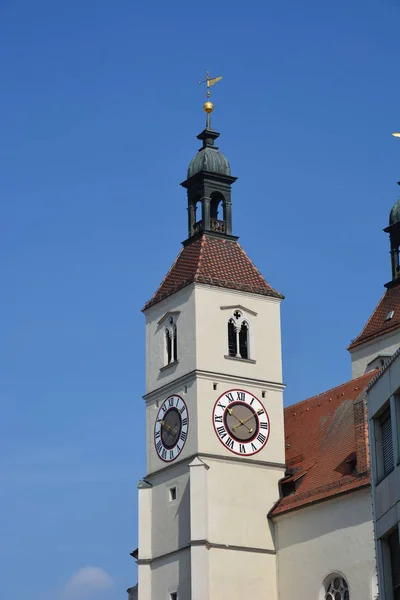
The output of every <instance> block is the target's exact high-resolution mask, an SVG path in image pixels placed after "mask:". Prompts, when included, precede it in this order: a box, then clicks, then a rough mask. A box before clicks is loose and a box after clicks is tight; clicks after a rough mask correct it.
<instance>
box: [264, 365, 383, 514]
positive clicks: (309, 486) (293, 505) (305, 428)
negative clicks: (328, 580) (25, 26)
mask: <svg viewBox="0 0 400 600" xmlns="http://www.w3.org/2000/svg"><path fill="white" fill-rule="evenodd" d="M376 373H377V371H376V370H374V371H371V372H369V373H367V374H366V375H363V376H362V377H358V378H356V379H352V380H351V381H348V382H347V383H344V384H342V385H339V386H338V387H335V388H333V389H331V390H328V391H327V392H324V393H322V394H319V395H318V396H314V397H312V398H309V399H308V400H304V401H303V402H299V403H298V404H293V405H292V406H289V407H287V408H285V410H284V421H285V448H286V465H287V467H288V468H290V469H292V472H293V475H292V476H291V477H289V478H288V479H287V480H285V481H288V482H289V481H291V480H292V481H293V480H297V487H296V490H295V491H294V492H293V493H292V494H290V495H288V496H285V497H283V498H281V499H280V500H279V501H278V503H277V504H276V505H275V507H274V508H273V509H272V511H271V515H272V516H276V515H279V514H282V513H284V512H288V511H290V510H294V509H297V508H300V507H303V506H305V505H307V504H310V503H313V502H317V501H320V500H325V499H327V498H331V497H332V496H335V495H337V494H342V493H344V492H348V491H351V490H356V489H359V488H362V487H365V486H368V485H369V484H370V478H369V472H368V471H366V468H363V469H361V470H362V471H363V472H361V473H359V474H358V473H357V468H356V470H355V471H354V472H351V469H350V464H351V462H352V460H354V459H355V458H356V450H357V441H356V434H355V431H356V428H355V419H354V401H356V400H357V399H359V398H360V397H361V398H363V395H364V396H365V388H366V387H367V385H368V383H369V382H370V381H371V380H372V379H373V377H375V375H376ZM364 421H365V428H364V427H363V429H362V433H361V435H362V438H363V439H362V442H363V443H362V444H361V445H362V446H363V448H364V453H365V452H367V443H368V439H367V426H366V419H364ZM358 449H359V451H360V454H361V453H362V448H361V447H360V444H358ZM362 458H363V457H361V456H360V457H357V464H358V465H360V464H361V461H362ZM358 459H360V461H359V460H358ZM364 460H365V458H364Z"/></svg>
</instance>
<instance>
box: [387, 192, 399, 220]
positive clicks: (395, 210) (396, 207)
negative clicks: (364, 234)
mask: <svg viewBox="0 0 400 600" xmlns="http://www.w3.org/2000/svg"><path fill="white" fill-rule="evenodd" d="M399 221H400V198H399V199H398V200H397V202H396V204H395V205H394V206H393V208H392V210H391V211H390V216H389V225H394V224H395V223H398V222H399Z"/></svg>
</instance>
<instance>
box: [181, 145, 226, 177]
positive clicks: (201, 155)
mask: <svg viewBox="0 0 400 600" xmlns="http://www.w3.org/2000/svg"><path fill="white" fill-rule="evenodd" d="M200 171H211V172H212V173H219V174H221V175H230V174H231V167H230V166H229V162H228V159H227V158H226V157H225V156H224V155H223V154H222V152H220V151H219V150H218V148H215V147H212V146H211V147H210V146H206V147H205V148H202V149H201V150H199V152H198V153H197V154H196V156H195V157H194V158H193V160H192V161H191V163H190V165H189V167H188V172H187V178H188V179H189V178H190V177H193V175H195V174H196V173H199V172H200Z"/></svg>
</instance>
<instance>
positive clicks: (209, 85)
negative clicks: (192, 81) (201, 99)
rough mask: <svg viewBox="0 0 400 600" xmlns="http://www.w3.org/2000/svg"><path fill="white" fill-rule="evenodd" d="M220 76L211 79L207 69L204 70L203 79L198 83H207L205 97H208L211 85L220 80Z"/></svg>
mask: <svg viewBox="0 0 400 600" xmlns="http://www.w3.org/2000/svg"><path fill="white" fill-rule="evenodd" d="M221 79H222V76H221V77H214V79H211V77H210V75H209V73H208V71H207V72H206V78H205V80H204V81H199V85H201V84H202V83H206V84H207V93H206V96H207V98H209V97H210V95H211V92H210V87H212V86H213V85H215V84H216V83H218V81H221Z"/></svg>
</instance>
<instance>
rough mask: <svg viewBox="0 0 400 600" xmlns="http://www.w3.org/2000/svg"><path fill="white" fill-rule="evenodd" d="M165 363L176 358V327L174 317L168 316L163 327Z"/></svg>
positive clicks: (169, 362) (171, 361) (174, 360)
mask: <svg viewBox="0 0 400 600" xmlns="http://www.w3.org/2000/svg"><path fill="white" fill-rule="evenodd" d="M165 349H166V364H167V365H169V364H171V363H173V362H176V361H177V360H178V327H177V325H176V322H175V319H174V317H170V318H169V320H168V325H167V326H166V328H165Z"/></svg>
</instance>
